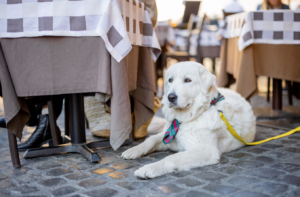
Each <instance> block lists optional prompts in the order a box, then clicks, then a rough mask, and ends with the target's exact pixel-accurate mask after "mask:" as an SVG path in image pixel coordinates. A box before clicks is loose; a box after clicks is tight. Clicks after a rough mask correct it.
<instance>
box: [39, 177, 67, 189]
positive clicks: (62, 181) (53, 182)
mask: <svg viewBox="0 0 300 197" xmlns="http://www.w3.org/2000/svg"><path fill="white" fill-rule="evenodd" d="M66 183H67V181H66V180H65V179H62V178H53V179H47V180H43V181H41V182H39V184H40V185H43V186H45V187H53V186H57V185H63V184H66Z"/></svg>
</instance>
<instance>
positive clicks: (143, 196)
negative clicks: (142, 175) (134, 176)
mask: <svg viewBox="0 0 300 197" xmlns="http://www.w3.org/2000/svg"><path fill="white" fill-rule="evenodd" d="M126 197H159V196H158V195H156V194H152V193H149V192H139V193H134V194H129V195H128V196H126Z"/></svg>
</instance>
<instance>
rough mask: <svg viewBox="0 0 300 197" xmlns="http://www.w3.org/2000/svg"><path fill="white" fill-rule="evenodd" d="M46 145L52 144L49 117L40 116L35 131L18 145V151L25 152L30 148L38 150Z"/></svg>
mask: <svg viewBox="0 0 300 197" xmlns="http://www.w3.org/2000/svg"><path fill="white" fill-rule="evenodd" d="M46 143H49V144H50V143H51V144H52V136H51V130H50V122H49V116H48V115H40V116H39V118H38V124H37V127H36V129H35V131H34V132H33V133H32V135H31V136H30V137H29V138H28V139H27V140H26V141H25V142H24V143H23V144H19V145H18V150H19V151H26V150H28V149H30V148H39V147H41V146H42V145H43V144H46Z"/></svg>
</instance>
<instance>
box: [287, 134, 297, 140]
mask: <svg viewBox="0 0 300 197" xmlns="http://www.w3.org/2000/svg"><path fill="white" fill-rule="evenodd" d="M288 138H289V139H291V140H300V136H295V135H292V136H289V137H288Z"/></svg>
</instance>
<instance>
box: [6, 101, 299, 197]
mask: <svg viewBox="0 0 300 197" xmlns="http://www.w3.org/2000/svg"><path fill="white" fill-rule="evenodd" d="M264 101H265V99H264V97H261V96H257V97H256V99H254V100H251V103H252V105H253V106H257V105H260V104H261V102H264ZM294 103H295V105H297V106H298V107H299V106H300V105H299V101H296V100H295V102H294ZM263 121H264V122H265V123H266V122H267V123H270V124H272V123H277V125H278V120H273V122H272V121H268V120H263ZM280 121H282V124H280V126H282V127H285V126H286V127H291V126H292V127H296V126H300V118H299V119H292V120H291V121H290V120H280ZM58 124H59V126H60V127H61V128H62V130H63V117H60V118H59V120H58ZM33 131H34V128H28V127H26V128H25V129H24V135H25V138H27V137H28V136H30V133H32V132H33ZM283 132H285V131H284V130H278V129H271V128H265V127H257V136H256V140H260V139H264V138H267V137H271V136H274V135H277V134H280V133H283ZM87 135H88V136H89V138H90V139H92V137H91V136H90V133H89V132H87ZM138 143H139V142H134V145H136V144H138ZM128 148H129V146H126V147H122V148H120V149H119V150H118V151H116V152H115V151H113V150H112V149H111V148H107V149H102V150H96V152H97V153H98V154H99V155H100V156H101V157H102V161H101V162H99V163H90V162H89V161H87V160H86V159H85V158H83V157H82V156H81V155H79V154H75V153H74V154H73V153H67V154H61V155H54V156H49V157H40V158H33V159H26V160H25V159H23V158H21V163H22V168H21V169H13V168H12V165H11V158H10V153H9V149H8V142H7V131H6V130H5V129H1V130H0V196H1V197H5V196H73V197H75V196H76V197H77V196H100V197H110V196H122V197H123V196H125V197H126V196H128V197H135V196H136V197H143V196H149V197H151V196H174V197H185V196H186V197H196V196H207V197H210V196H232V197H240V196H241V197H267V196H289V197H292V196H295V197H296V196H300V133H296V134H294V135H292V136H289V137H286V138H282V139H279V140H276V141H271V142H268V143H265V144H262V145H258V146H248V147H243V148H241V149H239V150H236V151H233V152H230V153H226V154H223V155H222V158H221V161H220V163H219V164H217V165H211V166H206V167H201V168H196V169H192V170H190V171H185V172H175V173H172V174H169V175H165V176H162V177H159V178H156V179H151V180H140V179H138V178H136V177H134V175H133V172H134V171H135V170H136V169H138V168H139V167H141V166H143V165H145V164H148V163H152V162H155V161H159V160H161V159H163V158H164V157H166V156H168V155H170V154H173V153H172V152H157V153H153V154H150V155H147V156H145V157H142V158H140V159H137V160H124V159H122V158H121V157H120V154H121V153H122V152H123V151H124V150H126V149H128ZM21 156H22V154H21V155H20V157H21Z"/></svg>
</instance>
